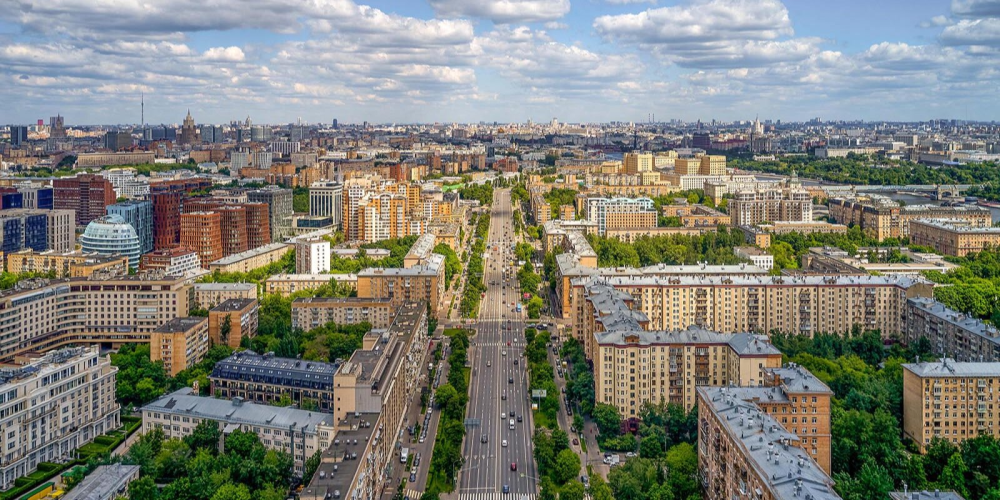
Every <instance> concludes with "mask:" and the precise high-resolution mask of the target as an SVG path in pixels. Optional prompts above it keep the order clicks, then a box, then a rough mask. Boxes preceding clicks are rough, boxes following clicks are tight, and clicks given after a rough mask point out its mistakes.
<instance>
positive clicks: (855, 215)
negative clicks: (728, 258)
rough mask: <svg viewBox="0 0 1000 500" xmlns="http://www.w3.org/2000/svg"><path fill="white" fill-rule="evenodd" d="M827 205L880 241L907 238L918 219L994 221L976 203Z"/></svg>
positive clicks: (844, 201) (883, 200) (853, 199)
mask: <svg viewBox="0 0 1000 500" xmlns="http://www.w3.org/2000/svg"><path fill="white" fill-rule="evenodd" d="M828 204H829V206H830V219H832V220H833V221H835V222H838V223H840V224H844V225H848V226H850V225H855V226H859V227H861V229H862V230H863V231H864V232H865V234H866V235H868V236H871V237H873V238H877V239H878V240H879V241H882V240H884V239H886V238H904V237H908V236H909V235H910V222H912V221H914V220H918V219H952V220H962V221H965V222H966V223H967V224H968V225H969V226H970V227H989V226H991V225H992V224H993V217H992V215H991V214H990V211H989V209H987V208H984V207H976V206H967V205H965V206H957V207H945V206H937V205H907V206H905V207H901V206H899V204H898V203H896V202H895V201H894V200H892V199H890V198H887V197H885V196H879V195H867V196H848V197H842V198H831V199H830V201H829V203H828ZM730 207H731V203H730Z"/></svg>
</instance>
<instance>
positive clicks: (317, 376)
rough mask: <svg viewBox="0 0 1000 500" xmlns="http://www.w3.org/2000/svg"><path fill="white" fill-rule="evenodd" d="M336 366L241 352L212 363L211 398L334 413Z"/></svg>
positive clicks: (271, 354) (272, 354) (268, 354)
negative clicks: (283, 404) (284, 402)
mask: <svg viewBox="0 0 1000 500" xmlns="http://www.w3.org/2000/svg"><path fill="white" fill-rule="evenodd" d="M339 367H340V365H339V364H337V363H324V362H322V361H306V360H302V359H294V358H279V357H275V355H274V353H267V354H257V353H255V352H253V351H240V352H237V353H234V354H233V355H232V356H229V357H228V358H226V359H223V360H221V361H219V362H218V363H216V364H215V367H214V368H213V369H212V374H211V375H210V376H209V380H210V381H211V383H212V385H211V392H212V395H213V396H215V397H217V398H223V399H235V398H242V399H243V400H244V401H250V402H252V403H260V404H274V403H277V402H279V401H281V400H282V399H284V398H288V399H289V400H290V401H292V403H294V404H296V405H298V407H299V408H300V409H303V410H314V411H316V410H318V411H322V412H325V413H332V412H333V403H334V388H333V375H334V374H335V373H336V372H337V369H338V368H339Z"/></svg>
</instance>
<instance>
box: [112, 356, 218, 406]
mask: <svg viewBox="0 0 1000 500" xmlns="http://www.w3.org/2000/svg"><path fill="white" fill-rule="evenodd" d="M232 353H233V351H232V349H230V348H229V347H227V346H221V345H219V346H212V348H210V349H209V350H208V352H207V353H205V357H204V358H203V359H202V360H201V361H200V362H198V363H197V364H195V365H194V366H191V367H189V368H187V369H185V370H182V371H180V372H178V373H177V375H176V376H174V377H170V376H169V375H168V374H167V372H166V370H165V369H164V368H163V362H162V361H156V362H153V361H150V358H149V344H124V345H122V347H121V348H120V349H119V350H118V352H117V353H112V354H111V364H112V365H114V366H116V367H118V374H117V379H116V380H117V382H116V385H115V397H116V399H117V400H118V402H119V403H121V404H122V405H123V406H126V407H127V406H141V405H144V404H146V403H149V402H150V401H153V400H155V399H157V398H159V397H160V396H163V395H164V394H166V393H167V392H170V391H175V390H177V389H180V388H182V387H191V385H192V383H193V382H194V381H198V387H199V390H200V391H201V393H202V394H208V389H209V380H208V376H209V375H210V374H211V373H212V367H214V366H215V363H218V362H219V361H220V360H222V359H225V358H226V357H228V356H229V355H230V354H232Z"/></svg>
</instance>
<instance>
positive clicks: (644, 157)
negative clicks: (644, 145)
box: [622, 152, 653, 174]
mask: <svg viewBox="0 0 1000 500" xmlns="http://www.w3.org/2000/svg"><path fill="white" fill-rule="evenodd" d="M652 171H653V154H652V153H640V152H633V153H625V154H624V155H622V173H625V174H639V173H642V172H652Z"/></svg>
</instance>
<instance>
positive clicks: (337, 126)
mask: <svg viewBox="0 0 1000 500" xmlns="http://www.w3.org/2000/svg"><path fill="white" fill-rule="evenodd" d="M333 128H340V124H339V123H338V122H337V119H336V118H334V119H333Z"/></svg>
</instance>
